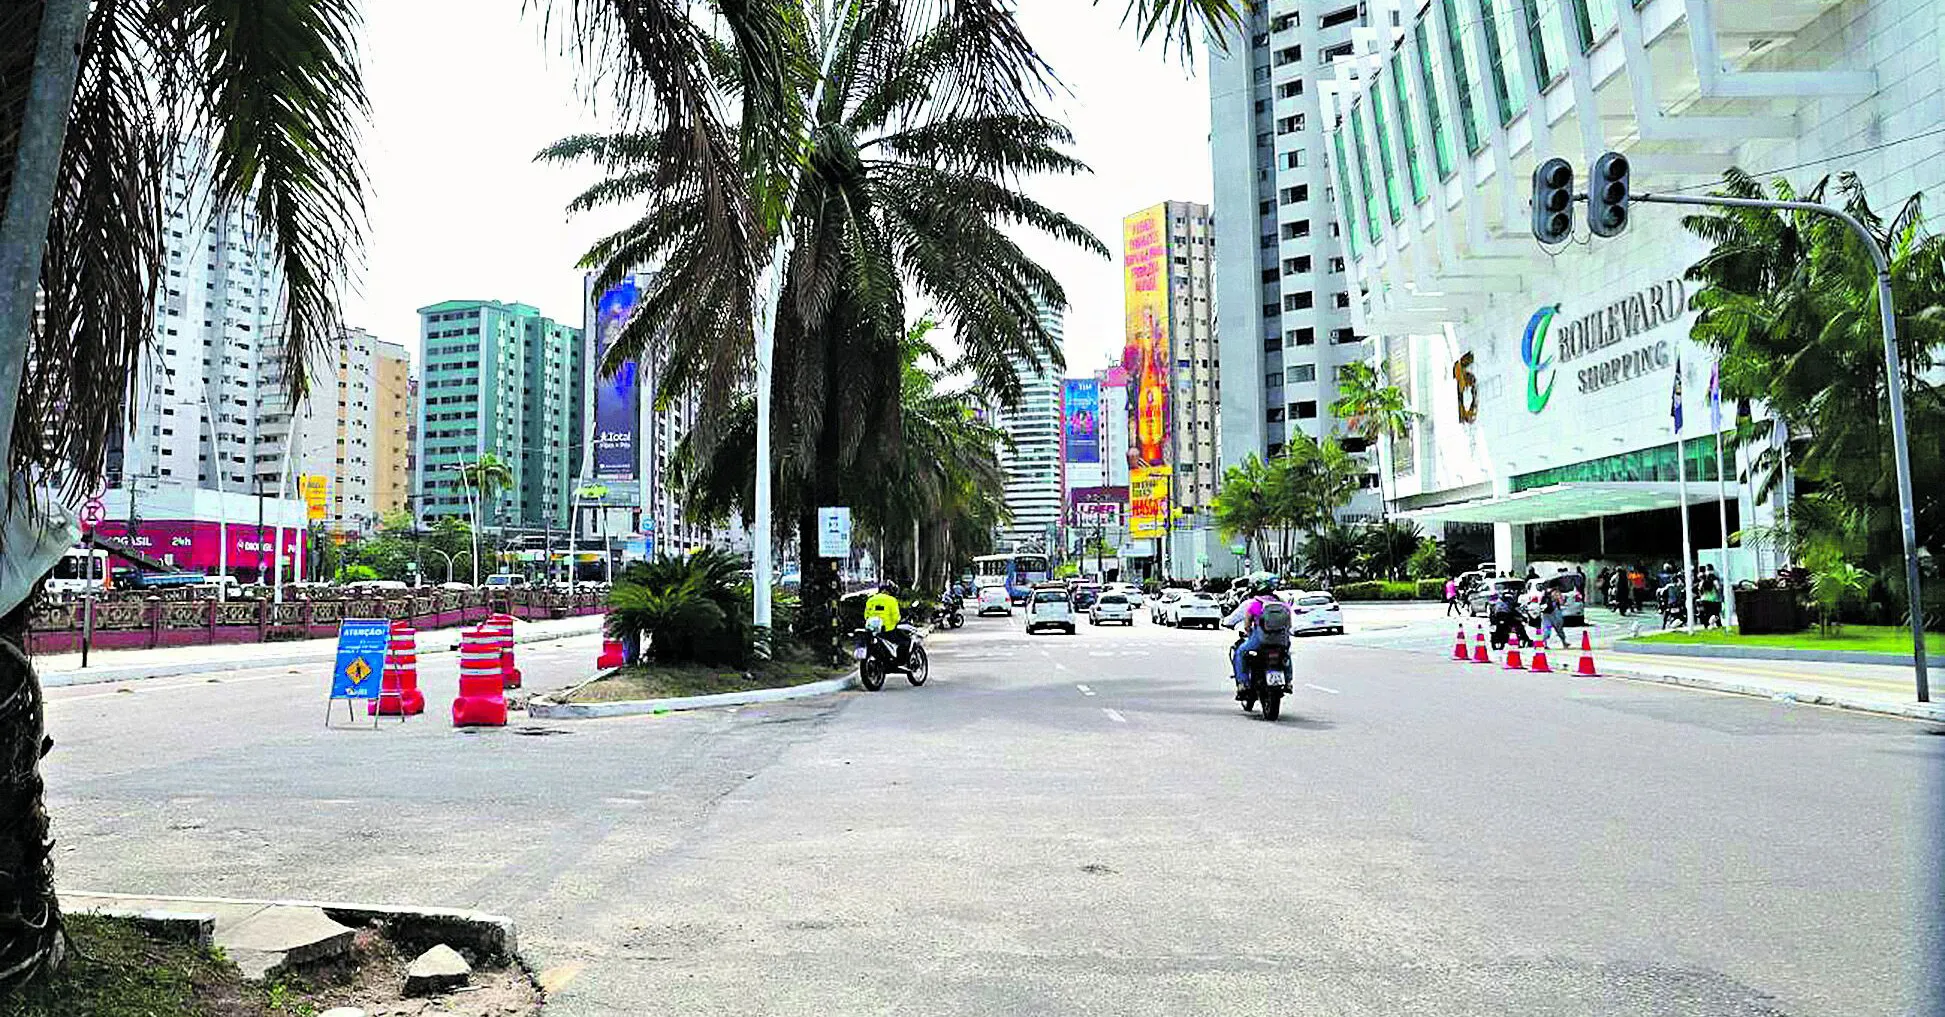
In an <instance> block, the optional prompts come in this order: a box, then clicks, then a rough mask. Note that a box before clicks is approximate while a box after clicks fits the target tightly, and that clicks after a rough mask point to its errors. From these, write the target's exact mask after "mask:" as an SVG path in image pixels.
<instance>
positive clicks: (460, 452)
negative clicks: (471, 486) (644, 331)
mask: <svg viewBox="0 0 1945 1017" xmlns="http://www.w3.org/2000/svg"><path fill="white" fill-rule="evenodd" d="M419 336H420V338H421V340H422V341H423V343H424V346H423V350H424V352H423V356H422V358H421V361H420V362H421V363H422V364H423V365H424V368H423V371H424V374H423V377H422V378H421V380H420V387H419V396H420V398H419V421H418V423H419V432H418V434H419V448H418V450H417V451H418V456H417V466H416V467H415V469H414V473H413V477H412V491H413V495H414V504H415V505H416V506H417V513H418V517H419V520H420V524H421V525H430V524H431V523H432V522H434V521H436V520H437V519H439V518H440V517H442V516H459V517H461V518H465V517H467V516H468V515H469V512H470V510H469V509H468V507H467V493H466V488H465V486H464V485H462V484H461V483H460V480H459V474H458V473H457V472H456V470H457V467H459V466H460V465H461V464H463V463H471V462H473V461H474V460H475V459H477V458H478V457H479V456H480V455H481V454H482V453H489V452H490V453H492V454H494V455H496V456H498V457H499V458H500V459H502V460H504V461H505V462H506V463H507V464H508V466H510V467H511V468H512V471H513V482H512V483H511V484H509V485H507V487H506V489H505V490H504V491H502V492H500V493H499V494H498V496H497V497H496V498H494V499H493V500H491V501H488V502H483V503H481V505H480V525H481V527H482V528H483V529H489V530H491V529H499V530H505V529H534V530H538V529H544V528H552V529H561V528H564V527H566V526H567V521H568V512H569V499H570V497H571V496H572V492H573V484H574V479H573V478H574V473H575V467H577V466H578V465H579V464H580V461H581V443H582V442H583V441H584V440H585V439H584V436H585V435H586V433H587V421H586V417H585V414H586V410H585V408H584V406H583V405H582V403H583V400H582V393H583V391H584V390H585V389H586V387H587V364H586V358H585V354H584V352H583V350H582V348H581V330H580V329H579V328H575V327H573V326H571V325H563V324H561V323H560V322H557V321H554V320H553V319H551V318H548V317H546V316H545V315H543V314H541V313H540V311H539V309H537V308H534V307H529V306H527V305H526V304H503V303H500V302H499V301H495V300H447V301H443V302H441V303H437V304H433V305H431V306H429V307H421V308H419Z"/></svg>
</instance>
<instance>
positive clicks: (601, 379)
mask: <svg viewBox="0 0 1945 1017" xmlns="http://www.w3.org/2000/svg"><path fill="white" fill-rule="evenodd" d="M640 300H641V289H640V287H639V286H637V285H636V282H635V279H634V277H633V276H630V277H628V278H626V279H623V280H622V281H621V282H619V283H616V284H615V285H614V286H612V287H610V288H609V289H608V291H607V292H606V293H603V294H601V298H600V299H599V300H597V301H596V302H595V305H594V361H593V363H592V364H590V365H589V368H590V369H589V371H588V374H589V376H590V377H591V378H593V380H594V479H595V480H610V481H632V480H635V479H636V476H635V474H636V470H637V464H638V463H639V462H640V461H641V459H640V453H639V452H638V451H637V449H636V445H635V432H636V429H637V425H638V424H639V423H640V421H641V389H640V387H639V385H638V384H637V382H638V379H637V377H636V374H637V372H636V368H635V362H634V361H633V360H630V361H627V362H625V363H623V364H622V365H621V367H620V368H619V369H617V370H616V371H615V373H614V374H613V375H612V376H610V375H607V374H605V373H604V372H603V370H602V366H601V365H602V364H603V363H604V362H605V360H606V358H607V355H608V347H610V346H612V345H614V342H615V340H616V339H617V338H619V337H620V335H621V330H622V329H623V328H625V327H626V326H627V325H628V319H630V318H632V317H634V314H635V306H636V304H637V303H638V302H639V301H640Z"/></svg>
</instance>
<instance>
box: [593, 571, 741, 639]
mask: <svg viewBox="0 0 1945 1017" xmlns="http://www.w3.org/2000/svg"><path fill="white" fill-rule="evenodd" d="M742 567H743V564H742V561H741V559H739V558H737V557H736V556H735V555H733V554H730V553H729V552H727V551H717V550H706V551H698V552H696V553H695V554H691V555H685V556H681V557H676V556H672V555H663V556H661V557H659V558H656V559H655V560H654V561H648V562H641V563H638V564H635V565H631V566H629V567H628V568H627V569H625V570H624V571H623V572H622V574H621V575H619V576H616V577H615V585H614V589H613V590H611V591H610V592H609V594H608V621H607V630H608V634H609V635H610V636H612V637H614V638H616V639H622V640H630V639H633V638H641V637H646V638H645V640H644V642H643V644H642V647H643V649H642V654H641V655H642V656H643V657H645V658H647V659H649V660H652V661H654V662H656V663H658V664H726V665H733V666H737V667H741V666H743V665H744V664H746V663H748V662H749V659H750V640H751V638H752V636H753V634H754V633H753V632H752V630H751V625H750V593H749V585H748V584H747V583H746V582H744V581H743V579H742V577H741V575H740V574H739V573H740V572H741V569H742Z"/></svg>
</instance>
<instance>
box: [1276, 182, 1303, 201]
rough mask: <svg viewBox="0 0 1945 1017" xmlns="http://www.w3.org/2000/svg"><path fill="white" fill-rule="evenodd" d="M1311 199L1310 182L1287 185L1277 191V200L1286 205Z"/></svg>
mask: <svg viewBox="0 0 1945 1017" xmlns="http://www.w3.org/2000/svg"><path fill="white" fill-rule="evenodd" d="M1309 200H1310V185H1309V184H1298V185H1296V186H1294V187H1285V188H1284V189H1283V190H1281V191H1279V192H1277V201H1279V202H1280V203H1282V204H1285V205H1294V204H1296V203H1297V202H1299V201H1309Z"/></svg>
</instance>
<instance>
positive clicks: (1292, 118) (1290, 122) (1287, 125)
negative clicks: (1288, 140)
mask: <svg viewBox="0 0 1945 1017" xmlns="http://www.w3.org/2000/svg"><path fill="white" fill-rule="evenodd" d="M1301 130H1303V114H1302V113H1292V114H1290V115H1289V116H1287V117H1282V118H1280V119H1278V120H1277V122H1276V133H1278V134H1295V133H1297V132H1298V131H1301Z"/></svg>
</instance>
